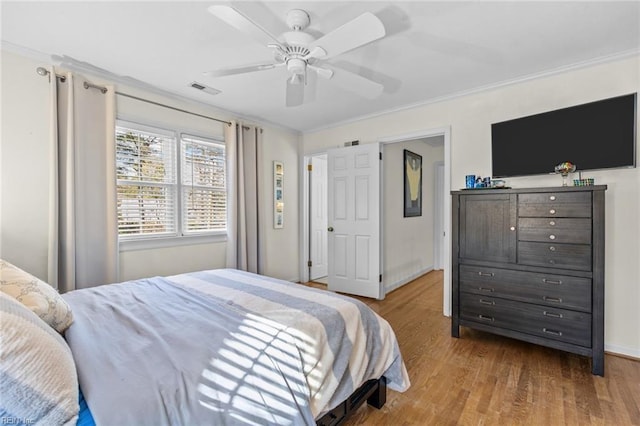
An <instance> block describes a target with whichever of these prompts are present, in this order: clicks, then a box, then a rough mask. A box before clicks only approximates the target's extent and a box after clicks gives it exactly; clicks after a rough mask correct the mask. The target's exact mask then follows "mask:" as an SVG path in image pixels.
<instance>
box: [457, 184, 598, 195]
mask: <svg viewBox="0 0 640 426" xmlns="http://www.w3.org/2000/svg"><path fill="white" fill-rule="evenodd" d="M606 189H607V185H591V186H544V187H538V188H508V189H507V188H464V189H460V190H456V191H451V194H452V195H458V194H485V193H490V194H495V193H500V194H517V193H523V192H586V191H591V192H595V191H605V190H606Z"/></svg>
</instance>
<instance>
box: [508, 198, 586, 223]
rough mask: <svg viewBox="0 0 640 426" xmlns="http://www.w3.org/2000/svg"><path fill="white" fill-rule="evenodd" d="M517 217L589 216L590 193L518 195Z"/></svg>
mask: <svg viewBox="0 0 640 426" xmlns="http://www.w3.org/2000/svg"><path fill="white" fill-rule="evenodd" d="M518 216H519V217H591V194H590V193H587V192H558V193H539V194H520V195H518Z"/></svg>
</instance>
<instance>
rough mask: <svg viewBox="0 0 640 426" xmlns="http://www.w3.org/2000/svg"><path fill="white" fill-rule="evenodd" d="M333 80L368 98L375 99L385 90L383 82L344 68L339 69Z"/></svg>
mask: <svg viewBox="0 0 640 426" xmlns="http://www.w3.org/2000/svg"><path fill="white" fill-rule="evenodd" d="M331 82H332V83H335V84H336V85H337V86H340V87H341V88H343V89H345V90H348V91H350V92H353V93H355V94H357V95H360V96H362V97H363V98H367V99H375V98H377V97H378V96H380V95H381V94H382V92H383V91H384V86H383V85H382V84H380V83H377V82H375V81H373V80H369V79H368V78H365V77H362V76H361V75H358V74H355V73H352V72H351V71H347V70H344V69H337V70H336V71H335V72H334V74H333V78H332V79H331Z"/></svg>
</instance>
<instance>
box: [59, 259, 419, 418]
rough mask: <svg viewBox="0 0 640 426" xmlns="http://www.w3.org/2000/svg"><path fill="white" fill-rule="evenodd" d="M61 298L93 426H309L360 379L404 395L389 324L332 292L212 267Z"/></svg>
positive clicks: (403, 377) (405, 385)
mask: <svg viewBox="0 0 640 426" xmlns="http://www.w3.org/2000/svg"><path fill="white" fill-rule="evenodd" d="M63 297H64V298H65V300H66V301H67V302H68V303H69V305H70V306H71V308H72V310H73V313H74V317H75V321H74V324H73V325H72V326H71V327H70V328H69V329H68V330H67V332H66V334H65V337H66V339H67V342H68V343H69V346H70V348H71V350H72V353H73V356H74V360H75V362H76V366H77V370H78V378H79V383H80V387H81V390H82V393H83V395H84V398H85V399H86V403H87V405H88V408H90V410H91V414H92V415H93V418H95V422H96V424H98V425H102V424H105V425H111V424H136V425H145V424H148V425H162V424H167V425H168V424H230V425H231V424H243V425H247V424H260V425H262V424H313V423H314V422H315V421H314V419H316V418H318V417H320V416H321V415H322V414H324V413H325V412H327V411H328V410H330V409H332V408H333V407H335V406H336V405H338V404H339V403H340V402H342V401H343V400H344V399H346V398H347V397H348V396H349V395H350V394H351V393H352V392H353V391H354V390H355V389H357V388H358V387H359V386H360V385H361V384H362V383H364V382H365V381H367V380H369V379H375V378H379V377H381V376H383V375H384V376H385V377H386V381H387V386H388V387H389V388H390V389H393V390H397V391H404V390H406V389H407V388H408V387H409V378H408V375H407V372H406V369H405V366H404V363H403V361H402V356H401V354H400V350H399V347H398V344H397V341H396V338H395V335H394V333H393V330H392V329H391V327H390V326H389V324H388V323H387V322H386V321H385V320H384V319H383V318H381V317H380V316H378V315H377V314H375V312H373V311H372V310H371V309H370V308H368V307H367V306H366V305H365V304H363V303H361V302H359V301H358V300H355V299H353V298H349V297H346V296H342V295H338V294H335V293H331V292H327V291H323V290H318V289H313V288H309V287H306V286H302V285H299V284H293V283H289V282H286V281H282V280H277V279H274V278H269V277H264V276H260V275H256V274H251V273H248V272H243V271H238V270H233V269H221V270H210V271H201V272H194V273H188V274H180V275H175V276H171V277H154V278H148V279H141V280H135V281H129V282H125V283H120V284H110V285H104V286H100V287H94V288H91V289H82V290H76V291H72V292H69V293H66V294H65V295H63ZM114 407H117V408H115V409H114Z"/></svg>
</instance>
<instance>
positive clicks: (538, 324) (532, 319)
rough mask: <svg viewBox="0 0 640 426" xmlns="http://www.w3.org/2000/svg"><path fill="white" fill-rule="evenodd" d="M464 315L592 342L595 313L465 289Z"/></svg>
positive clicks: (529, 331)
mask: <svg viewBox="0 0 640 426" xmlns="http://www.w3.org/2000/svg"><path fill="white" fill-rule="evenodd" d="M460 317H461V318H463V319H465V320H468V321H473V322H477V323H482V324H485V325H490V326H493V327H499V328H504V329H509V330H513V331H518V332H521V333H527V334H533V335H536V336H541V337H545V338H548V339H553V340H558V341H561V342H566V343H572V344H576V345H580V346H585V347H590V346H591V314H588V313H585V312H576V311H569V310H566V309H558V308H550V307H548V306H539V305H534V304H531V303H523V302H516V301H512V300H505V299H500V298H497V297H488V296H479V295H475V294H467V293H462V294H461V295H460Z"/></svg>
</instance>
